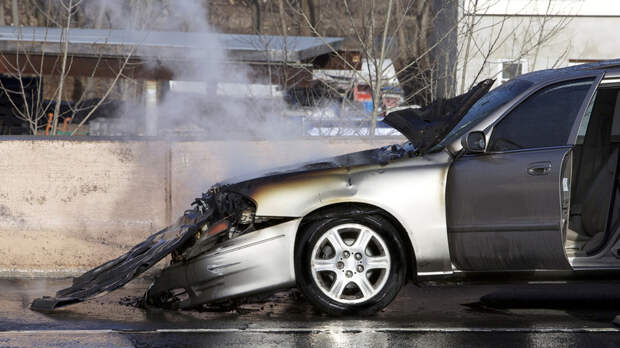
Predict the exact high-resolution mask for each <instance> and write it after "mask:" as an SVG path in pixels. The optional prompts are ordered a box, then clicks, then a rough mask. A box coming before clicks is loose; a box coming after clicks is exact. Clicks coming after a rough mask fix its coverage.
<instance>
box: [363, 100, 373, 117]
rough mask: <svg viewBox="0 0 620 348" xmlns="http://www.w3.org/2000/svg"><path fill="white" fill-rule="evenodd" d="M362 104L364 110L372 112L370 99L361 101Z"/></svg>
mask: <svg viewBox="0 0 620 348" xmlns="http://www.w3.org/2000/svg"><path fill="white" fill-rule="evenodd" d="M362 104H363V105H364V112H367V113H369V114H370V113H372V100H368V101H363V102H362Z"/></svg>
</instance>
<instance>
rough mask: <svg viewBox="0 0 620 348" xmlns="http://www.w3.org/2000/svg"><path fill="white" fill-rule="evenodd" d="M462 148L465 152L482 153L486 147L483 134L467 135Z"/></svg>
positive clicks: (472, 133)
mask: <svg viewBox="0 0 620 348" xmlns="http://www.w3.org/2000/svg"><path fill="white" fill-rule="evenodd" d="M464 140H465V141H464V142H463V147H464V148H465V150H467V152H473V153H479V152H484V150H485V149H486V147H487V140H486V136H485V135H484V132H480V131H474V132H471V133H469V134H467V137H466V138H465V139H464Z"/></svg>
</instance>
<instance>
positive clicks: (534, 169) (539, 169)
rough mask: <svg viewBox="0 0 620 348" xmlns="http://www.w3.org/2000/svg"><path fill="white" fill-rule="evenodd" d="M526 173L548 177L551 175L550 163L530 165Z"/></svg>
mask: <svg viewBox="0 0 620 348" xmlns="http://www.w3.org/2000/svg"><path fill="white" fill-rule="evenodd" d="M527 173H528V174H529V175H535V176H538V175H548V174H549V173H551V162H536V163H530V165H529V167H527Z"/></svg>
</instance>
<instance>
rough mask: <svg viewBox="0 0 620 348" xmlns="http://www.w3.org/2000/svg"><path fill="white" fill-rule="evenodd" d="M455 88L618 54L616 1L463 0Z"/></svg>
mask: <svg viewBox="0 0 620 348" xmlns="http://www.w3.org/2000/svg"><path fill="white" fill-rule="evenodd" d="M460 11H461V18H462V21H461V23H460V27H461V30H460V33H459V38H458V39H459V45H458V46H459V71H458V72H457V81H458V86H459V90H463V89H467V88H469V86H471V85H472V84H473V83H474V82H475V81H479V80H481V79H484V78H497V79H498V80H499V81H501V82H505V81H507V80H509V79H511V78H513V77H515V76H517V75H520V74H523V73H526V72H530V71H535V70H541V69H548V68H557V67H565V66H570V65H575V64H581V63H588V62H595V61H600V60H606V59H612V58H618V57H620V38H619V37H618V35H617V30H618V25H619V24H620V1H601V0H461V6H460Z"/></svg>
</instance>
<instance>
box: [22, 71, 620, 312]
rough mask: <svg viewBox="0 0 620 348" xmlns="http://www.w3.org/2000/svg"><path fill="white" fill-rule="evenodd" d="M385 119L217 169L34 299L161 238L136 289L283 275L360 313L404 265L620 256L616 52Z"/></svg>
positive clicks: (248, 288) (572, 266)
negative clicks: (316, 144)
mask: <svg viewBox="0 0 620 348" xmlns="http://www.w3.org/2000/svg"><path fill="white" fill-rule="evenodd" d="M492 84H493V81H490V80H487V81H483V82H481V83H480V84H478V85H477V86H475V87H474V88H472V89H471V90H470V91H469V92H468V93H466V94H464V95H461V96H458V97H455V98H452V99H448V100H439V101H436V102H434V103H432V104H430V105H428V106H426V107H424V108H417V109H412V108H404V109H401V110H398V111H394V112H392V113H390V114H389V115H387V116H386V118H385V122H386V123H388V124H390V125H391V126H393V127H394V128H396V129H398V130H399V131H400V132H401V133H403V134H404V135H405V136H406V137H407V138H408V139H409V141H408V142H406V143H404V144H397V145H392V146H388V147H385V148H380V149H375V150H369V151H364V152H359V153H354V154H349V155H344V156H340V157H336V158H330V159H327V160H325V161H322V162H318V163H309V164H305V165H302V166H296V167H291V168H283V169H279V170H276V171H274V172H272V173H269V174H267V175H264V176H261V177H259V178H255V179H251V180H246V181H242V182H224V183H220V184H218V185H216V186H214V187H213V188H211V189H210V190H209V191H208V192H207V193H205V194H203V195H202V197H200V198H198V199H196V201H195V202H194V208H193V209H191V210H188V211H187V212H186V214H185V215H184V216H183V217H181V218H180V219H179V221H178V222H177V223H176V224H175V225H173V226H171V227H169V228H167V229H166V230H164V231H161V232H159V233H157V234H155V235H153V236H152V237H151V238H149V239H148V240H147V241H145V242H143V243H141V244H140V245H137V246H136V247H134V249H132V250H131V251H130V252H128V253H127V254H125V255H123V256H122V257H121V258H119V259H116V260H112V261H110V262H108V263H106V264H104V265H102V266H100V267H98V268H96V269H94V270H92V271H90V272H88V273H86V274H84V275H83V276H81V277H79V278H76V279H75V280H74V286H73V287H71V288H68V289H65V290H61V291H59V292H58V293H57V296H56V297H55V298H52V297H46V298H42V299H38V300H36V301H35V302H34V303H33V304H32V308H33V309H38V310H52V309H54V308H56V307H58V306H62V305H66V304H71V303H75V302H79V301H82V300H85V299H87V298H90V297H93V296H95V295H97V294H100V293H102V292H104V291H111V290H114V289H115V288H118V287H120V286H122V285H123V284H125V283H126V282H127V281H129V280H131V279H132V278H133V277H135V276H137V275H138V274H140V273H141V272H143V271H144V270H146V269H147V268H149V267H150V266H152V265H154V264H155V263H156V262H157V261H159V260H160V259H162V258H163V257H164V256H166V255H168V254H170V253H172V261H171V263H170V265H168V266H167V267H166V268H164V269H163V270H162V271H161V272H160V274H159V275H158V276H157V278H156V279H155V281H154V283H153V284H152V286H151V287H150V288H149V290H148V292H147V294H146V295H145V302H146V303H147V304H148V305H153V306H161V307H166V308H190V307H195V306H198V305H201V304H204V303H213V302H218V301H223V300H230V299H235V298H239V297H245V296H248V295H252V294H257V293H263V292H268V291H273V290H275V289H282V288H289V287H294V286H297V287H299V288H300V289H301V291H302V292H303V293H304V295H305V297H306V298H307V299H308V300H309V301H311V302H312V303H313V304H314V305H316V306H317V307H318V308H320V309H321V310H322V311H324V312H327V313H329V314H334V315H341V314H370V313H374V312H376V311H378V310H380V309H382V308H384V307H385V306H387V305H388V304H389V303H390V302H391V301H392V300H393V299H394V297H395V296H396V295H397V294H398V291H399V289H400V288H401V287H402V286H403V284H405V282H407V281H408V280H410V281H423V280H426V279H435V278H437V277H442V278H446V277H447V278H450V277H459V278H468V277H470V276H480V275H491V276H495V275H497V274H498V273H501V274H503V275H511V276H512V275H514V276H521V277H525V278H528V279H529V278H532V277H538V278H541V277H542V278H548V277H555V278H558V277H560V278H563V279H568V278H574V277H578V276H580V275H581V274H584V273H586V272H591V271H613V270H617V269H620V186H619V185H618V182H619V180H618V179H619V178H618V168H619V164H620V163H619V161H618V159H619V156H620V103H619V102H618V101H620V61H609V62H605V63H600V64H594V65H582V66H577V67H571V68H565V69H557V70H546V71H540V72H535V73H530V74H526V75H522V76H520V77H518V78H516V79H514V80H512V81H509V82H507V83H505V84H503V85H501V86H498V87H497V88H495V89H493V90H491V86H492Z"/></svg>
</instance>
